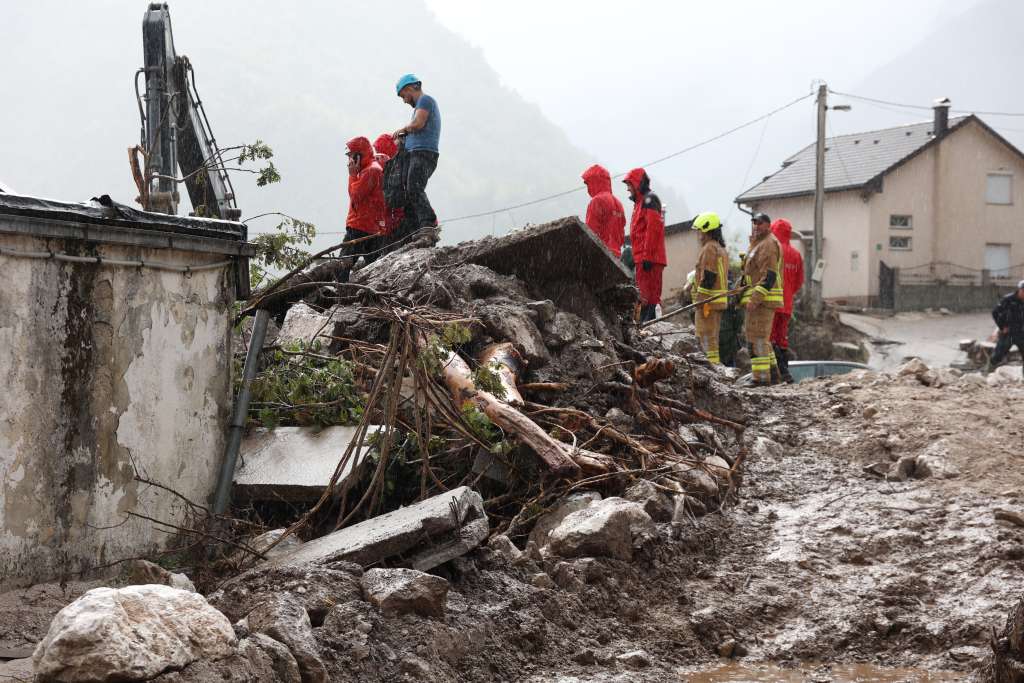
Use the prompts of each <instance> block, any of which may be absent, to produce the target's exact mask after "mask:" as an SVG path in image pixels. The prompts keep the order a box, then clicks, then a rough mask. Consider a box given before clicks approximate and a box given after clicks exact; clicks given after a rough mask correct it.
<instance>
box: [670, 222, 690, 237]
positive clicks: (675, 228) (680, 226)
mask: <svg viewBox="0 0 1024 683" xmlns="http://www.w3.org/2000/svg"><path fill="white" fill-rule="evenodd" d="M692 225H693V219H692V218H691V219H690V220H688V221H682V222H681V223H673V224H672V225H666V226H665V237H669V236H671V235H675V234H678V233H681V232H682V233H686V232H689V231H690V226H692Z"/></svg>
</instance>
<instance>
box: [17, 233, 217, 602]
mask: <svg viewBox="0 0 1024 683" xmlns="http://www.w3.org/2000/svg"><path fill="white" fill-rule="evenodd" d="M3 220H4V218H3V217H2V216H0V223H2V222H3ZM3 227H4V226H3V225H0V233H2V232H5V230H3V229H2V228H3ZM0 248H4V249H13V250H17V251H22V252H26V251H28V252H40V251H43V252H45V251H47V250H52V251H55V252H66V253H69V254H77V255H89V256H101V257H103V258H108V259H109V258H112V259H125V260H139V259H142V260H145V261H161V262H171V263H180V264H187V265H192V266H196V265H201V264H209V263H216V262H223V261H224V260H225V256H224V255H223V254H218V253H201V252H199V251H192V250H185V249H175V248H166V249H151V248H144V247H140V246H129V245H112V244H101V243H99V242H90V241H83V240H72V239H52V238H51V239H43V238H39V237H33V236H28V235H24V234H20V235H19V234H0ZM0 271H2V272H3V274H4V286H3V287H2V288H0V348H2V349H3V353H2V354H0V381H2V382H3V387H4V391H3V392H2V393H0V590H2V589H5V588H8V587H11V586H15V585H19V584H26V583H30V582H35V581H40V580H48V579H54V578H63V577H67V578H72V575H73V574H74V573H75V572H81V571H87V570H89V569H90V568H93V567H97V566H100V565H105V564H107V563H110V562H113V561H115V560H119V559H122V558H125V557H132V556H136V555H139V554H145V553H146V552H149V551H151V550H153V549H155V548H158V547H161V546H163V545H164V544H165V543H166V542H167V541H168V538H169V535H168V534H165V533H162V532H161V531H158V530H157V529H156V527H155V526H154V525H153V524H151V523H150V522H147V521H143V520H140V519H137V518H130V517H127V516H126V515H125V513H126V512H127V511H136V512H139V513H141V514H145V515H147V516H150V517H155V518H158V519H161V520H166V521H169V522H172V523H182V522H183V521H184V510H183V507H184V506H183V504H182V502H181V501H180V500H179V499H176V498H175V497H173V496H172V495H171V494H169V493H167V492H165V491H162V490H159V489H157V488H154V487H151V486H146V485H143V484H141V483H139V482H137V481H136V480H135V472H136V468H137V469H138V471H139V473H140V474H141V475H142V476H144V477H146V478H148V479H150V480H152V481H155V482H159V483H161V484H164V485H167V486H170V487H172V488H174V489H175V490H177V491H179V492H180V493H182V494H183V495H185V496H187V497H189V498H190V499H191V500H194V501H197V502H200V503H205V502H206V499H207V498H208V496H209V495H210V493H211V492H212V490H213V487H214V483H215V480H216V473H217V467H218V463H219V460H220V458H221V456H222V451H223V440H224V434H225V432H226V428H227V423H228V420H229V413H230V401H231V386H230V372H231V367H230V363H231V357H230V335H231V328H230V324H231V323H230V320H231V318H230V314H231V305H232V303H233V296H234V289H233V280H232V273H233V271H232V270H231V267H230V266H224V267H222V268H218V269H213V270H205V271H200V272H194V273H191V274H185V273H179V272H173V271H167V270H156V269H153V268H149V267H143V268H138V267H124V266H114V265H100V264H97V263H68V262H59V261H55V260H52V259H34V258H26V257H24V256H18V255H8V254H7V253H0Z"/></svg>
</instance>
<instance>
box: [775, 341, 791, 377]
mask: <svg viewBox="0 0 1024 683" xmlns="http://www.w3.org/2000/svg"><path fill="white" fill-rule="evenodd" d="M772 349H773V350H774V351H775V362H776V363H778V365H779V375H780V377H781V378H782V381H783V382H785V383H786V384H792V383H793V375H791V374H789V353H788V352H787V351H786V349H784V348H782V347H781V346H779V345H778V344H772Z"/></svg>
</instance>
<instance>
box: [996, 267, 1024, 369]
mask: <svg viewBox="0 0 1024 683" xmlns="http://www.w3.org/2000/svg"><path fill="white" fill-rule="evenodd" d="M992 319H993V320H995V321H996V326H997V327H998V328H999V338H998V340H997V341H996V349H995V351H994V352H993V353H992V358H991V359H990V360H989V362H988V370H989V372H991V371H992V370H994V369H995V368H996V367H998V366H999V365H1000V364H1001V363H1002V362H1003V360H1004V359H1005V358H1006V355H1007V354H1008V353H1010V349H1011V348H1013V346H1014V345H1016V347H1017V350H1018V351H1020V353H1021V355H1022V356H1024V280H1021V281H1020V282H1018V283H1017V291H1016V292H1011V293H1010V294H1007V295H1006V296H1004V297H1003V298H1002V299H1000V300H999V303H998V304H996V307H995V308H993V309H992Z"/></svg>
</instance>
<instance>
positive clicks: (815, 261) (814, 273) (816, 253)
mask: <svg viewBox="0 0 1024 683" xmlns="http://www.w3.org/2000/svg"><path fill="white" fill-rule="evenodd" d="M827 110H828V85H826V84H825V83H822V84H820V85H819V86H818V142H817V145H816V146H815V149H814V244H813V245H812V246H813V249H812V251H811V253H812V259H811V315H812V316H813V317H814V318H815V319H819V318H821V312H822V309H823V308H824V306H825V304H824V301H823V299H822V291H821V285H822V276H823V275H824V273H823V265H824V264H823V263H822V253H823V250H822V247H823V244H822V243H823V242H824V239H825V238H824V235H823V232H824V222H825V112H826V111H827Z"/></svg>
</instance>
